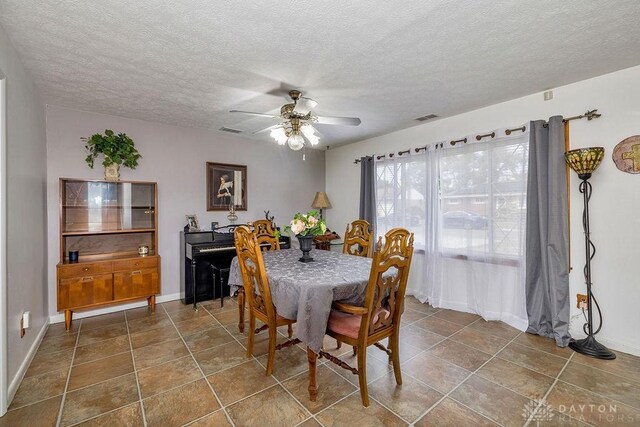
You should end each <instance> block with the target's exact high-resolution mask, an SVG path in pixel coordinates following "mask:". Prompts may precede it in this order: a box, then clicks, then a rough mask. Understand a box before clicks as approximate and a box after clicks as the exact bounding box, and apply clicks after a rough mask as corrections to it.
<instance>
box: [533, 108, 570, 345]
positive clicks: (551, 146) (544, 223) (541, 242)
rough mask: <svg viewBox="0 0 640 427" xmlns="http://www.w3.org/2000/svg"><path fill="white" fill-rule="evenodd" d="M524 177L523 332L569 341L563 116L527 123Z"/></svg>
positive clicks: (558, 341)
mask: <svg viewBox="0 0 640 427" xmlns="http://www.w3.org/2000/svg"><path fill="white" fill-rule="evenodd" d="M529 126H531V127H530V129H531V132H530V137H529V180H528V183H527V226H526V227H527V230H526V231H527V234H526V235H527V241H526V278H525V286H526V298H527V301H526V303H527V314H528V316H529V328H528V329H527V332H529V333H533V334H538V335H542V336H545V337H549V338H554V339H555V340H556V344H557V345H558V346H560V347H565V346H567V345H568V344H569V340H570V339H571V335H569V304H570V299H569V236H568V224H567V223H568V220H567V209H568V207H567V186H566V185H567V180H566V175H565V160H564V125H563V123H562V117H561V116H554V117H551V118H550V119H549V124H548V126H545V122H544V121H542V120H539V121H535V122H531V123H530V124H529Z"/></svg>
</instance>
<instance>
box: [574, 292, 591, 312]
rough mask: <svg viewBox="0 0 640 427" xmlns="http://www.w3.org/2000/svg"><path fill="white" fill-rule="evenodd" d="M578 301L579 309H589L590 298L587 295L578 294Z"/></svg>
mask: <svg viewBox="0 0 640 427" xmlns="http://www.w3.org/2000/svg"><path fill="white" fill-rule="evenodd" d="M576 300H577V304H576V307H578V308H579V309H581V310H586V309H587V307H588V306H589V298H588V297H587V296H586V295H583V294H576Z"/></svg>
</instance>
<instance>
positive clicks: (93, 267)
mask: <svg viewBox="0 0 640 427" xmlns="http://www.w3.org/2000/svg"><path fill="white" fill-rule="evenodd" d="M104 273H111V263H110V262H99V263H92V264H67V265H62V266H60V267H58V277H59V278H60V279H67V278H69V277H79V276H83V277H84V276H92V275H96V274H104Z"/></svg>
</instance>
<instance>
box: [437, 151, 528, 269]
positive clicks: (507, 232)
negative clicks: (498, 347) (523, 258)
mask: <svg viewBox="0 0 640 427" xmlns="http://www.w3.org/2000/svg"><path fill="white" fill-rule="evenodd" d="M527 145H528V144H527V143H526V142H525V141H521V140H514V141H512V142H511V143H507V142H502V143H500V142H498V143H493V144H492V143H487V144H478V145H475V146H473V145H472V146H469V147H464V148H461V149H459V150H449V151H445V152H444V153H443V154H442V155H441V157H440V161H439V169H440V174H439V182H440V200H441V203H440V206H441V225H442V228H441V230H442V240H441V248H442V250H443V252H445V253H452V254H455V253H457V252H459V251H461V250H462V251H463V252H464V254H469V255H473V254H484V255H491V256H493V257H499V258H500V257H518V256H519V255H520V254H521V251H522V250H521V246H522V245H521V243H522V238H523V231H524V230H523V227H524V224H525V214H526V210H525V201H526V185H527V181H526V180H527V162H528V155H527V154H528V150H527ZM450 200H455V201H456V203H453V204H452V203H449V201H450Z"/></svg>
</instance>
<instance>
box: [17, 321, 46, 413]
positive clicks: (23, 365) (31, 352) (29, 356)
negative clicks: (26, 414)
mask: <svg viewBox="0 0 640 427" xmlns="http://www.w3.org/2000/svg"><path fill="white" fill-rule="evenodd" d="M48 328H49V321H48V319H45V322H44V325H42V328H40V332H38V336H37V337H36V339H35V340H34V341H33V344H31V348H30V349H29V352H28V353H27V357H25V358H24V360H23V361H22V363H21V364H20V368H19V369H18V372H16V375H15V377H13V379H12V380H11V383H10V384H9V389H8V390H7V406H9V404H10V403H11V401H12V400H13V397H14V396H15V395H16V392H17V391H18V387H20V383H21V382H22V379H23V378H24V374H26V373H27V369H28V368H29V365H31V361H32V360H33V356H35V355H36V351H38V347H40V343H41V342H42V339H43V338H44V334H45V333H46V332H47V329H48Z"/></svg>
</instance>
